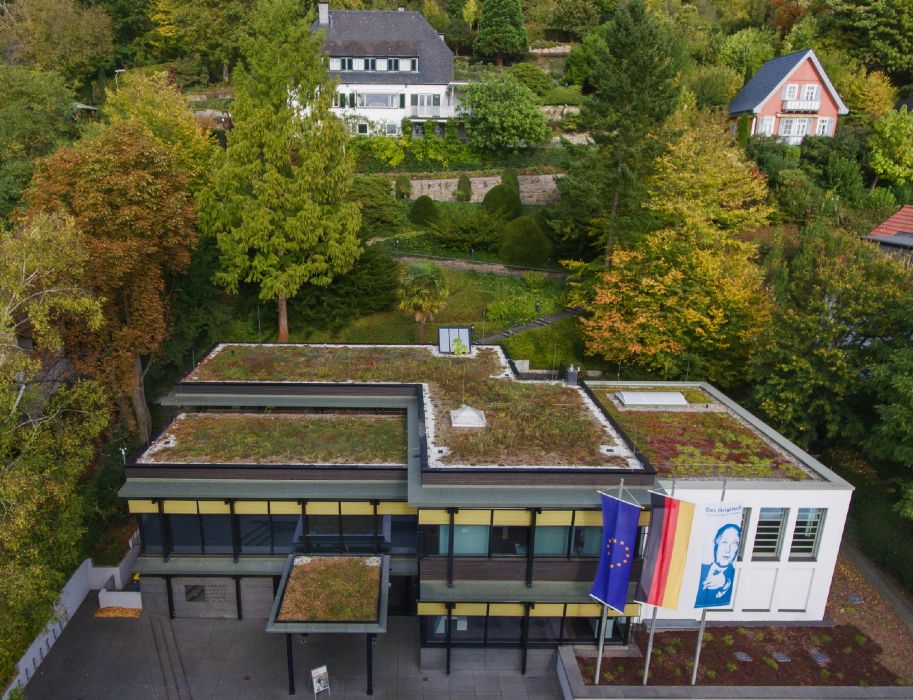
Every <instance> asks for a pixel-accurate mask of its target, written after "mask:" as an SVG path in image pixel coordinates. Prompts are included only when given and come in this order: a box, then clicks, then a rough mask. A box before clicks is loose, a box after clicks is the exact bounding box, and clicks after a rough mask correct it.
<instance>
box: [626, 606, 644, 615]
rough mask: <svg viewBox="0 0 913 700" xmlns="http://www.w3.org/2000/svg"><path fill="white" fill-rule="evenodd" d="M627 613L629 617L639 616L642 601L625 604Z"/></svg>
mask: <svg viewBox="0 0 913 700" xmlns="http://www.w3.org/2000/svg"><path fill="white" fill-rule="evenodd" d="M625 615H627V616H628V617H638V616H639V615H640V603H628V604H627V605H625Z"/></svg>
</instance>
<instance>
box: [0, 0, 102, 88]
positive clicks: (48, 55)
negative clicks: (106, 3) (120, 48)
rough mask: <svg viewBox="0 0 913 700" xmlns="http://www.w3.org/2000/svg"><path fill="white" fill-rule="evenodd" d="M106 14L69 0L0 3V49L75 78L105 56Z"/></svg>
mask: <svg viewBox="0 0 913 700" xmlns="http://www.w3.org/2000/svg"><path fill="white" fill-rule="evenodd" d="M111 40H112V30H111V19H110V18H109V17H108V15H107V13H106V12H105V11H104V10H103V9H102V8H100V7H88V8H86V7H82V6H80V5H78V4H76V3H75V2H74V1H73V0H16V1H15V2H12V3H9V4H7V5H5V6H2V7H0V54H3V55H5V56H6V57H7V59H8V60H11V61H12V62H13V63H21V64H23V65H26V66H29V67H32V68H38V69H40V70H53V71H59V72H60V73H62V74H63V75H65V76H66V77H68V78H70V79H71V80H74V81H81V80H82V79H83V78H85V77H86V75H88V74H89V73H91V72H92V71H93V70H94V69H95V68H97V67H98V65H99V63H100V62H102V61H104V60H105V59H107V58H108V57H109V56H110V55H111V53H112V51H113V46H112V43H111Z"/></svg>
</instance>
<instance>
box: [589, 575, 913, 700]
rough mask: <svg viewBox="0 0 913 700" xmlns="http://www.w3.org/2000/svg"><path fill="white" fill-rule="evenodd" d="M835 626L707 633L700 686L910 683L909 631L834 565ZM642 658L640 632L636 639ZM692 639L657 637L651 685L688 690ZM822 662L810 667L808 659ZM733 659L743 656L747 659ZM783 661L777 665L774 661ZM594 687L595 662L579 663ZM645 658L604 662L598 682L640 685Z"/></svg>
mask: <svg viewBox="0 0 913 700" xmlns="http://www.w3.org/2000/svg"><path fill="white" fill-rule="evenodd" d="M827 615H828V616H829V617H830V619H832V620H833V625H824V626H809V627H802V626H795V627H776V626H771V627H767V626H765V627H739V626H738V625H731V626H729V625H727V626H713V627H710V628H709V629H708V631H707V633H706V634H705V636H704V642H703V646H702V651H701V663H700V667H699V669H698V676H697V677H698V681H697V682H698V685H716V686H721V685H723V686H724V685H737V686H754V685H761V686H763V685H772V686H778V685H779V686H785V685H798V686H816V685H827V686H856V687H866V686H885V685H911V684H913V665H911V663H910V660H911V658H913V631H911V630H910V629H909V628H908V627H907V626H906V625H905V624H904V623H903V622H902V621H900V620H898V619H897V616H896V615H895V613H894V610H893V609H892V608H891V607H890V606H889V605H888V604H887V603H886V602H885V601H884V600H883V599H882V598H881V597H880V596H879V595H878V594H877V593H876V592H875V590H874V589H872V588H871V587H870V586H869V585H868V584H867V583H866V582H865V580H864V579H863V578H862V576H861V574H860V573H859V572H858V571H857V570H856V569H854V568H853V567H852V566H851V565H850V564H849V563H847V562H846V561H844V560H842V559H841V560H838V562H837V567H836V570H835V572H834V581H833V584H832V586H831V591H830V595H829V598H828V605H827ZM634 639H635V643H636V644H637V646H638V647H640V649H641V651H644V650H645V649H646V639H647V635H646V632H645V631H643V630H641V631H639V632H638V633H637V634H635V635H634ZM696 642H697V634H696V632H684V631H681V632H657V634H656V637H655V640H654V649H653V659H652V661H651V664H650V685H687V684H688V683H689V682H690V680H691V668H692V665H693V659H694V646H695V644H696ZM813 651H814V652H821V653H823V654H824V655H825V657H826V658H825V657H820V656H819V657H818V660H815V659H814V658H813V657H812V652H813ZM736 653H744V654H747V655H748V657H749V659H750V660H744V657H742V659H740V658H739V657H737V656H736ZM781 653H782V654H786V656H787V657H788V659H789V660H788V661H787V660H783V657H781V660H780V661H778V660H777V658H776V655H777V654H781ZM577 663H578V666H579V667H580V669H581V671H582V673H583V676H584V679H585V680H586V682H587V683H592V681H593V675H594V669H595V658H594V657H592V656H586V655H582V656H580V657H578V659H577ZM642 673H643V658H641V657H636V658H633V659H632V658H608V659H606V660H605V661H604V662H603V672H602V678H601V681H602V683H603V684H612V685H640V682H641V674H642Z"/></svg>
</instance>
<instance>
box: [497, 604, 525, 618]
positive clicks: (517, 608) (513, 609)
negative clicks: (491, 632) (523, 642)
mask: <svg viewBox="0 0 913 700" xmlns="http://www.w3.org/2000/svg"><path fill="white" fill-rule="evenodd" d="M488 614H489V615H491V616H492V617H523V616H524V615H525V614H526V608H525V607H524V606H523V604H522V603H492V604H491V605H489V606H488Z"/></svg>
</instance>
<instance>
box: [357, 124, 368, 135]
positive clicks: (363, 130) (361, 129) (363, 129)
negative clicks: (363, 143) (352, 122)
mask: <svg viewBox="0 0 913 700" xmlns="http://www.w3.org/2000/svg"><path fill="white" fill-rule="evenodd" d="M355 133H356V134H361V135H362V136H367V135H368V122H358V125H357V126H356V127H355Z"/></svg>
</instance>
